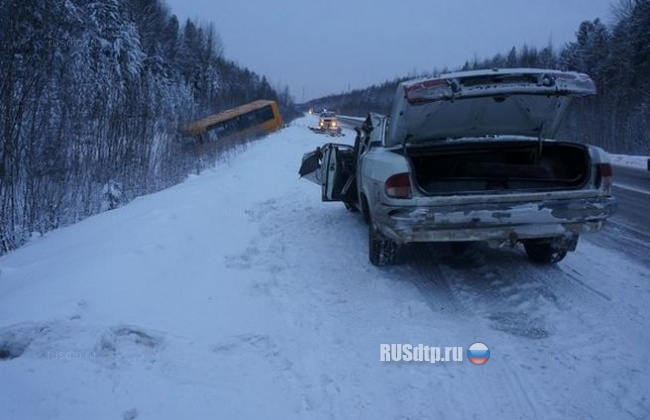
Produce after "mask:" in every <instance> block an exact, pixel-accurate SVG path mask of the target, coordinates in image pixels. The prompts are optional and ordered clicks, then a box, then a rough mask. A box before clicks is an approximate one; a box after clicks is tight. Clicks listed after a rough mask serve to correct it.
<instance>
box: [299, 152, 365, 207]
mask: <svg viewBox="0 0 650 420" xmlns="http://www.w3.org/2000/svg"><path fill="white" fill-rule="evenodd" d="M356 163H357V162H356V155H355V150H354V147H352V146H348V145H345V144H335V143H327V144H325V145H323V146H322V147H319V148H317V149H316V150H315V151H313V152H309V153H306V154H305V155H304V156H303V158H302V164H301V165H300V171H299V173H300V177H301V178H306V179H308V180H310V181H312V182H314V183H316V184H318V185H320V186H321V188H322V197H321V198H322V200H323V201H346V202H350V201H356V200H357V182H356V166H357V164H356Z"/></svg>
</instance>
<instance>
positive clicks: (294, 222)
mask: <svg viewBox="0 0 650 420" xmlns="http://www.w3.org/2000/svg"><path fill="white" fill-rule="evenodd" d="M314 121H315V117H306V118H303V119H300V120H298V121H296V122H294V123H293V124H292V125H291V126H290V127H288V128H286V129H284V130H282V131H281V132H278V133H276V134H273V135H271V136H269V137H267V138H265V139H263V140H261V141H258V142H256V143H254V144H253V145H251V146H250V147H249V149H248V150H247V151H245V152H243V153H242V154H240V155H238V156H237V157H235V158H234V159H232V160H231V161H230V163H227V164H222V165H220V166H218V167H217V168H216V169H214V170H211V171H209V172H207V173H205V174H203V175H201V176H195V177H192V178H191V179H188V180H187V181H186V182H185V183H183V184H181V185H178V186H176V187H173V188H170V189H168V190H165V191H162V192H160V193H157V194H153V195H150V196H147V197H142V198H139V199H137V200H135V201H134V202H132V203H130V204H129V205H127V206H125V207H123V208H120V209H118V210H114V211H110V212H107V213H103V214H100V215H98V216H95V217H92V218H89V219H87V220H85V221H83V222H81V223H79V224H77V225H75V226H70V227H68V228H65V229H60V230H57V231H54V232H51V233H49V234H47V235H46V236H45V237H44V238H40V239H37V240H34V241H33V242H31V243H30V244H28V245H27V246H25V247H23V248H21V249H19V250H17V251H15V252H13V253H11V254H9V255H6V256H4V257H2V258H0V359H4V360H0V419H57V418H60V419H66V420H72V419H83V420H86V419H127V420H132V419H135V418H137V419H156V420H160V419H186V418H195V419H208V418H209V419H257V418H265V419H294V418H295V419H332V418H341V419H347V418H367V419H423V418H444V419H453V418H458V419H465V418H486V419H491V418H495V419H496V418H499V419H501V418H522V419H534V418H539V419H544V418H548V419H562V418H567V419H575V418H608V419H624V418H637V419H640V418H648V417H650V400H649V399H648V395H650V379H649V378H650V368H649V367H648V364H647V361H648V360H650V354H649V351H650V350H649V349H650V334H648V331H649V325H650V324H649V322H648V321H649V320H650V305H648V302H650V267H647V266H642V265H639V264H638V262H635V261H633V260H630V259H628V258H626V255H625V249H616V250H613V249H605V248H602V247H600V246H599V245H598V240H596V239H594V240H587V241H582V242H581V244H580V245H579V247H578V250H577V251H576V252H575V253H573V254H571V255H570V256H569V257H567V259H566V260H565V261H563V262H562V263H560V264H559V265H558V266H557V267H537V266H533V265H530V264H529V263H528V262H527V260H526V258H525V257H524V256H523V252H522V251H521V250H517V249H513V250H510V249H505V250H491V249H487V248H483V247H480V246H479V247H477V248H476V249H475V250H474V251H473V253H470V256H469V257H468V258H467V260H463V261H456V260H454V259H453V258H452V257H450V255H449V253H448V252H447V250H446V248H445V247H444V246H431V247H416V248H414V249H413V256H412V258H411V259H410V260H409V262H408V263H407V264H406V265H404V266H399V267H392V268H385V269H380V268H377V267H373V266H371V265H370V263H369V262H368V261H367V239H366V234H367V233H366V232H367V230H366V227H365V225H364V224H363V222H362V220H361V218H360V217H359V216H358V215H354V214H350V213H348V212H347V211H346V210H345V209H344V207H343V205H341V204H339V203H322V202H320V191H318V188H316V187H315V186H314V185H313V184H311V183H309V182H306V181H301V180H299V179H298V174H297V170H298V166H299V163H300V158H301V157H302V154H303V153H304V152H306V151H310V150H312V149H314V148H315V147H316V146H318V145H321V144H322V143H323V142H325V141H330V140H332V139H328V138H326V137H324V136H322V135H317V134H314V133H311V132H310V131H309V130H308V129H307V126H308V125H311V124H313V123H314ZM352 139H353V137H352V133H351V132H350V131H348V132H347V136H346V137H344V138H343V139H340V138H336V139H334V141H336V142H341V141H348V142H351V141H352ZM597 235H599V234H595V235H594V238H596V237H597ZM468 261H469V263H468ZM474 342H484V343H486V344H487V345H488V346H489V347H490V350H491V358H490V360H489V361H488V362H487V363H486V364H485V365H482V366H475V365H472V364H471V363H469V362H468V361H467V359H466V357H464V360H463V362H461V363H436V364H431V363H413V362H399V363H382V362H380V344H382V343H405V344H414V345H417V344H420V343H422V344H424V345H429V346H462V347H463V348H464V349H465V350H466V349H467V347H468V346H469V345H470V344H472V343H474Z"/></svg>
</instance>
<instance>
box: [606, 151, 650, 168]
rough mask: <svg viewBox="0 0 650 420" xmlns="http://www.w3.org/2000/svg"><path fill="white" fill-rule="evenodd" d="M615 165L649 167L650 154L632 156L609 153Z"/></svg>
mask: <svg viewBox="0 0 650 420" xmlns="http://www.w3.org/2000/svg"><path fill="white" fill-rule="evenodd" d="M609 157H610V159H611V160H612V163H613V164H614V165H620V166H629V167H631V168H640V169H644V170H645V169H648V159H650V156H630V155H615V154H611V153H610V154H609Z"/></svg>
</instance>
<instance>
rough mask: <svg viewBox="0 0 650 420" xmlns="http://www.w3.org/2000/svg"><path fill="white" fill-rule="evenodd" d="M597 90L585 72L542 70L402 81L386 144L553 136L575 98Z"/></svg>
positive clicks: (448, 75) (491, 71)
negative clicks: (474, 138)
mask: <svg viewBox="0 0 650 420" xmlns="http://www.w3.org/2000/svg"><path fill="white" fill-rule="evenodd" d="M595 93H596V88H595V85H594V82H593V81H592V80H591V78H589V76H587V75H586V74H582V73H574V72H561V71H558V70H541V69H507V70H483V71H473V72H460V73H451V74H447V75H443V76H439V77H436V78H430V79H420V80H411V81H407V82H402V83H400V85H399V87H398V89H397V94H396V96H395V100H394V101H393V108H392V111H391V114H390V125H389V127H388V131H387V133H386V146H393V145H397V144H404V143H410V144H414V143H423V142H429V141H437V140H448V139H455V138H463V137H489V136H501V135H520V136H529V137H540V138H547V139H552V138H554V137H555V134H556V132H557V130H558V128H559V126H560V123H561V121H562V118H563V117H564V115H565V113H566V110H567V108H568V105H569V103H570V101H571V99H572V98H573V97H581V96H591V95H594V94H595Z"/></svg>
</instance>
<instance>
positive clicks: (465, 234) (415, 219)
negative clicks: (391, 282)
mask: <svg viewBox="0 0 650 420" xmlns="http://www.w3.org/2000/svg"><path fill="white" fill-rule="evenodd" d="M616 208H617V201H616V199H615V198H613V197H595V198H582V199H563V200H548V201H538V202H534V203H495V204H461V205H453V206H451V205H445V206H417V207H397V206H387V205H382V204H380V205H379V206H378V208H376V209H375V210H376V211H375V212H374V214H373V220H374V222H375V223H376V224H377V227H378V228H379V230H380V231H381V232H382V233H383V234H384V235H386V236H387V237H389V238H391V239H392V240H394V241H396V242H398V243H407V242H453V241H496V242H510V243H516V242H518V241H520V240H524V239H537V238H551V237H559V236H567V235H579V234H582V233H587V232H593V231H597V230H599V229H600V228H602V227H603V225H604V223H605V220H606V219H607V218H608V217H610V216H612V215H613V214H614V213H615V212H616Z"/></svg>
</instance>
